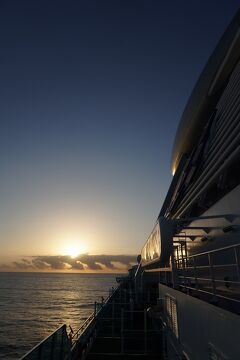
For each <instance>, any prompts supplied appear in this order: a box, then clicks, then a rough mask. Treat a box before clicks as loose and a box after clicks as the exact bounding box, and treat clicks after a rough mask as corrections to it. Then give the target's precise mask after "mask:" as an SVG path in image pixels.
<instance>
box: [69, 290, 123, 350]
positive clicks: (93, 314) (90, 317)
mask: <svg viewBox="0 0 240 360" xmlns="http://www.w3.org/2000/svg"><path fill="white" fill-rule="evenodd" d="M119 287H120V285H119V286H118V287H116V288H115V289H114V290H113V291H112V293H111V294H110V295H109V296H108V297H107V298H106V299H105V300H104V301H103V302H101V303H100V305H101V307H100V308H99V309H97V307H96V305H97V304H98V303H97V302H95V309H94V311H93V313H92V314H91V315H90V316H89V317H88V318H87V319H86V320H85V322H84V323H83V324H82V325H81V326H80V328H79V329H78V330H77V331H76V332H75V333H74V334H73V335H72V339H74V338H76V337H77V339H76V340H74V341H73V346H74V345H75V343H76V342H77V341H78V340H79V336H80V335H82V334H83V332H84V330H85V329H86V328H87V327H88V325H89V324H90V323H91V322H92V320H93V319H94V318H96V317H97V315H98V314H99V313H100V311H101V310H102V308H103V307H104V306H105V305H106V304H107V303H108V302H109V300H110V299H111V298H112V297H113V295H114V294H115V293H116V291H117V290H118V289H119Z"/></svg>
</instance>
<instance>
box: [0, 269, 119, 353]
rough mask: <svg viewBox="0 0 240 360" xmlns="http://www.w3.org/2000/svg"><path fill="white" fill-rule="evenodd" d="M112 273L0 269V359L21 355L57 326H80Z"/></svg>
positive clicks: (108, 284) (105, 292) (112, 282)
mask: <svg viewBox="0 0 240 360" xmlns="http://www.w3.org/2000/svg"><path fill="white" fill-rule="evenodd" d="M115 277H116V275H113V274H49V273H47V274H46V273H0V359H9V360H10V359H11V360H12V359H19V357H21V356H22V355H24V354H25V353H26V352H27V351H28V350H30V349H31V348H32V346H34V345H36V344H37V343H38V342H39V341H41V340H42V339H43V338H45V337H46V336H48V335H49V334H50V333H51V332H52V331H54V330H55V329H56V328H57V327H58V326H60V325H62V324H70V325H71V326H72V328H73V330H74V331H75V330H77V329H78V328H79V326H80V325H81V323H82V322H83V321H84V320H85V319H86V318H87V317H88V316H89V315H90V314H91V313H92V311H93V306H94V305H93V304H94V301H100V300H101V297H102V296H103V297H107V296H108V293H109V288H111V287H112V286H116V281H115Z"/></svg>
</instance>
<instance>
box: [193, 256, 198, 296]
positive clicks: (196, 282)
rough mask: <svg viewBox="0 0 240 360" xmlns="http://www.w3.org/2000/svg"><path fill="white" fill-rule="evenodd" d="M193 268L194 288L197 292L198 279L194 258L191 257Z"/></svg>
mask: <svg viewBox="0 0 240 360" xmlns="http://www.w3.org/2000/svg"><path fill="white" fill-rule="evenodd" d="M193 267H194V278H195V288H196V289H197V290H198V278H197V270H196V261H195V256H193Z"/></svg>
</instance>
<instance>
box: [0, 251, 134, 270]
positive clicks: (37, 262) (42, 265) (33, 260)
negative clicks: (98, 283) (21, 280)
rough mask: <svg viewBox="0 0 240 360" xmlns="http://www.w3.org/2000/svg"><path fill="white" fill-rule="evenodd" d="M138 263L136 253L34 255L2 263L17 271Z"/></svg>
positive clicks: (0, 267)
mask: <svg viewBox="0 0 240 360" xmlns="http://www.w3.org/2000/svg"><path fill="white" fill-rule="evenodd" d="M135 263H136V256H135V255H90V254H82V255H79V256H77V257H75V258H72V257H71V256H68V255H65V256H34V257H30V258H29V257H26V258H22V259H20V260H18V261H13V262H12V263H11V264H8V265H3V264H2V265H1V264H0V270H4V269H6V270H8V271H9V270H12V271H13V270H16V271H113V272H114V271H124V270H127V269H128V268H129V267H131V266H132V265H133V264H135Z"/></svg>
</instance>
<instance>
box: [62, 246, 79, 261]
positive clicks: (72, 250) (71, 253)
mask: <svg viewBox="0 0 240 360" xmlns="http://www.w3.org/2000/svg"><path fill="white" fill-rule="evenodd" d="M80 253H81V251H80V250H79V248H77V247H75V246H72V247H69V248H68V249H67V251H66V255H69V256H71V258H73V259H74V258H76V257H77V256H78V255H80Z"/></svg>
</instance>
